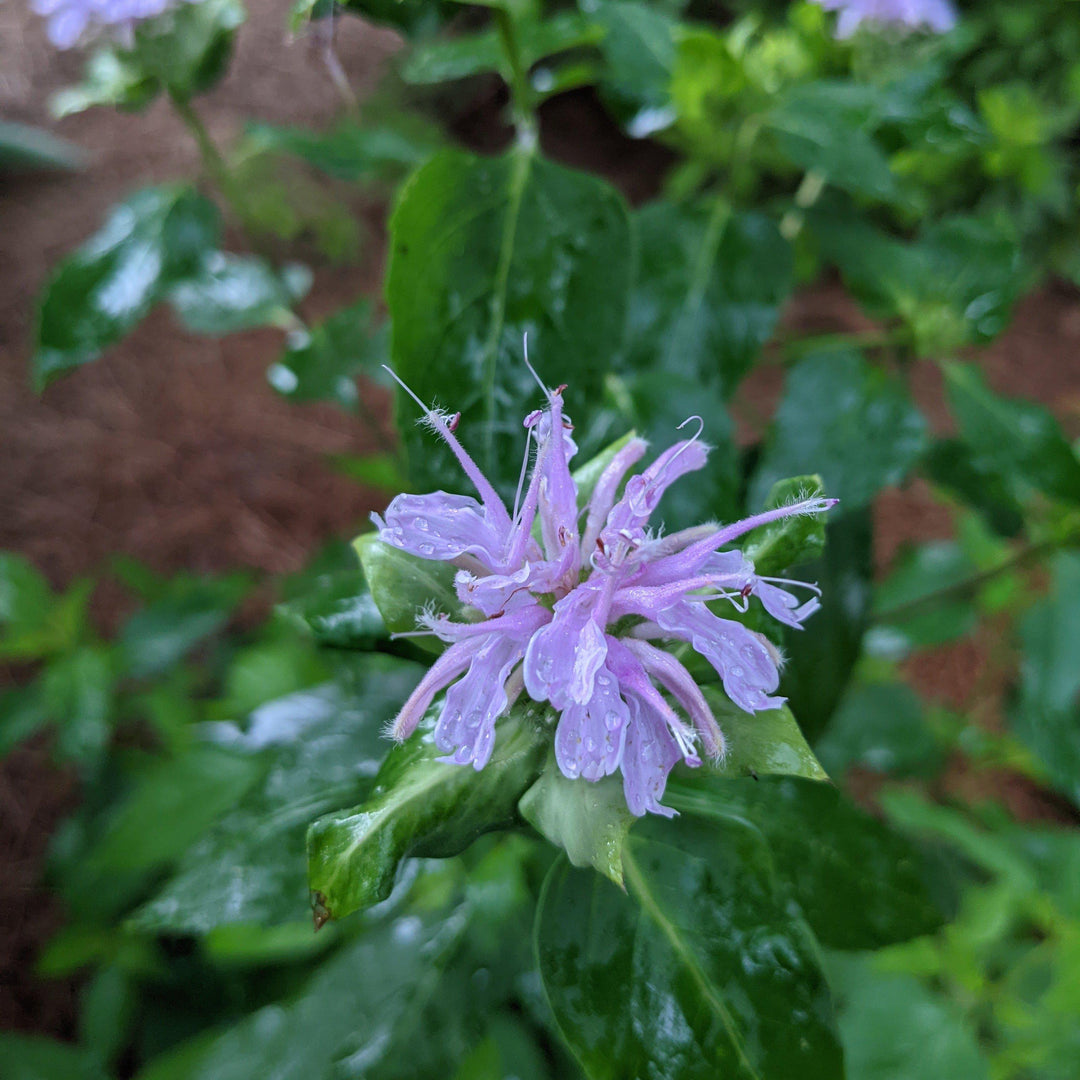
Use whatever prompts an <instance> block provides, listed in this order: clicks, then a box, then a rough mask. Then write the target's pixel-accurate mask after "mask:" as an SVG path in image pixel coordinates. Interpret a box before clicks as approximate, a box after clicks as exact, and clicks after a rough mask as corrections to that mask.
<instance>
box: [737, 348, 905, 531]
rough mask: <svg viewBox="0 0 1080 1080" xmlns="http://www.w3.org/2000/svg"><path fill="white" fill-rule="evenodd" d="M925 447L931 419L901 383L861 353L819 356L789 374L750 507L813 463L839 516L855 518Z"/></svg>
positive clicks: (852, 352) (896, 478)
mask: <svg viewBox="0 0 1080 1080" xmlns="http://www.w3.org/2000/svg"><path fill="white" fill-rule="evenodd" d="M925 446H926V420H925V419H924V418H923V415H922V413H920V412H919V410H918V409H917V408H916V406H915V405H914V403H913V402H912V401H911V399H910V398H909V396H908V394H907V391H906V389H905V388H904V386H903V385H902V384H901V383H900V382H899V381H897V380H896V379H894V378H892V377H890V376H888V375H886V374H885V373H884V372H883V371H881V370H879V369H878V368H875V367H871V366H870V365H869V364H867V362H866V361H865V360H864V359H863V358H862V357H861V356H860V355H859V354H858V353H857V352H854V351H850V350H845V351H838V352H822V353H815V354H813V355H811V356H808V357H807V358H806V359H805V360H803V361H801V362H800V363H799V364H798V365H797V366H796V367H794V368H792V370H791V371H790V372H789V373H788V376H787V380H786V382H785V385H784V398H783V400H782V401H781V403H780V407H779V409H778V410H777V413H776V419H775V421H774V424H773V430H772V432H771V434H770V436H769V440H768V442H767V444H766V447H765V454H764V457H763V460H762V462H761V464H760V465H759V466H758V470H757V472H756V473H755V474H754V478H753V480H752V481H751V484H750V495H749V499H748V505H749V506H752V507H758V506H761V505H762V503H763V502H764V501H765V499H766V497H767V496H768V492H769V489H770V488H771V487H772V485H773V484H774V483H776V481H777V480H780V479H783V478H784V477H787V476H793V475H797V474H798V473H799V472H800V471H801V470H802V469H804V468H805V467H806V465H807V463H808V462H811V463H813V466H814V468H815V470H816V471H817V472H819V473H820V474H821V476H822V478H823V480H824V483H825V489H826V490H827V491H828V492H829V494H830V495H835V496H836V497H837V498H839V499H840V505H839V506H838V507H837V508H836V510H834V511H833V513H834V514H846V513H850V512H851V511H852V510H857V509H859V508H860V507H863V506H865V505H867V504H868V503H869V502H870V500H871V499H873V497H874V496H875V495H876V494H877V493H878V491H880V490H881V488H883V487H888V486H889V485H891V484H898V483H899V482H900V481H901V480H902V479H903V478H904V476H905V475H906V474H907V472H908V470H909V469H910V468H911V467H912V466H913V465H914V464H915V462H916V461H917V460H918V458H919V456H920V455H921V454H922V452H923V450H924V449H925Z"/></svg>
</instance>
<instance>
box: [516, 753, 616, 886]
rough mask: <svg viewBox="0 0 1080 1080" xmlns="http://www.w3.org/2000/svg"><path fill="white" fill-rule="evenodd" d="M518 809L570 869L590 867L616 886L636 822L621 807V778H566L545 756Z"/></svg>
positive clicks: (552, 760) (553, 762) (550, 759)
mask: <svg viewBox="0 0 1080 1080" xmlns="http://www.w3.org/2000/svg"><path fill="white" fill-rule="evenodd" d="M518 809H520V811H521V816H522V817H523V818H525V820H526V821H527V822H529V824H530V825H532V826H533V828H535V829H536V831H537V832H539V833H540V834H541V835H542V836H543V837H544V838H545V839H547V840H549V841H551V843H553V844H554V845H555V846H556V847H560V848H562V849H563V850H564V851H565V852H566V855H567V857H568V858H569V860H570V862H571V863H572V864H573V865H574V866H591V867H593V869H595V870H598V871H599V872H600V873H601V874H603V875H604V876H605V877H607V878H610V879H611V880H612V881H613V882H614V883H615V884H616V885H618V886H620V887H621V886H622V884H623V865H622V853H623V845H624V843H625V842H626V837H627V834H628V833H629V832H630V826H631V825H633V823H634V821H635V820H636V819H635V817H634V815H633V814H631V813H630V811H629V810H628V809H627V806H626V795H625V794H624V793H623V785H622V777H621V776H607V777H604V779H602V780H598V781H596V782H595V783H592V782H590V781H587V780H581V779H577V780H569V779H567V777H565V776H563V774H562V773H561V772H560V771H559V767H558V765H557V764H556V763H555V760H554V758H549V759H548V763H547V765H546V766H545V768H544V771H543V773H541V775H540V779H539V780H537V781H536V783H535V784H533V786H532V787H531V788H529V790H528V791H526V792H525V794H524V795H523V796H522V798H521V802H520V803H519V804H518Z"/></svg>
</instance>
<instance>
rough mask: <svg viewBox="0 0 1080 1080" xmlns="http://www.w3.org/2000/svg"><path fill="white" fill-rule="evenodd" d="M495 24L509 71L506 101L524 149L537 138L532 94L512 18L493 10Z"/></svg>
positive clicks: (500, 10) (533, 143)
mask: <svg viewBox="0 0 1080 1080" xmlns="http://www.w3.org/2000/svg"><path fill="white" fill-rule="evenodd" d="M495 22H496V25H497V26H498V29H499V40H500V42H501V43H502V49H503V56H504V57H505V58H506V62H507V64H508V65H509V68H510V77H509V79H507V82H508V84H509V86H510V100H511V103H512V105H511V107H512V114H513V120H514V128H515V129H516V131H517V137H518V141H519V142H522V143H525V144H526V145H529V146H532V145H535V142H536V138H537V124H536V112H535V110H534V109H533V104H532V92H531V91H530V90H529V78H528V72H527V71H526V70H525V65H524V64H523V62H522V59H521V50H520V49H519V48H518V41H517V34H516V32H515V29H514V19H513V16H512V15H511V14H510V12H509V11H507V10H506V9H505V8H496V9H495Z"/></svg>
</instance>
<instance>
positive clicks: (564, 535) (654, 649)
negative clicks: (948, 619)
mask: <svg viewBox="0 0 1080 1080" xmlns="http://www.w3.org/2000/svg"><path fill="white" fill-rule="evenodd" d="M538 381H539V380H538ZM402 385H403V386H404V384H402ZM404 388H405V390H406V391H407V392H408V393H409V394H410V395H411V396H413V398H414V400H416V401H417V404H419V405H420V407H421V408H422V409H423V410H424V418H423V422H426V423H427V424H428V425H430V427H431V428H433V429H434V431H435V432H436V433H437V434H438V435H439V436H440V437H441V438H442V439H443V440H444V441H445V442H446V443H447V444H448V446H449V447H450V448H451V450H452V451H453V453H454V455H455V456H456V457H457V459H458V461H459V462H460V464H461V467H462V468H463V469H464V471H465V474H466V475H467V476H468V478H469V480H470V481H471V482H472V484H473V486H474V487H475V488H476V491H477V494H478V495H479V500H477V499H476V498H473V497H471V496H467V495H450V494H447V493H446V492H443V491H439V492H435V493H434V494H429V495H399V496H397V498H395V499H394V500H393V502H391V504H390V506H389V507H388V509H387V510H386V513H385V515H384V516H382V517H380V516H379V515H378V514H373V515H372V520H373V521H374V523H375V525H376V526H377V527H378V535H379V538H380V539H381V540H382V541H383V542H385V543H387V544H391V545H393V546H394V547H396V548H399V549H401V550H402V551H406V552H409V553H411V554H413V555H417V556H419V557H421V558H424V559H436V560H442V561H445V562H451V563H453V564H454V565H455V566H456V567H457V568H458V570H457V574H456V576H455V587H456V590H457V595H458V598H459V599H460V600H461V602H462V603H463V604H466V605H469V606H470V607H471V608H472V609H474V610H475V612H476V614H477V616H478V618H477V621H475V622H457V621H454V620H452V619H451V618H449V617H448V616H447V615H441V614H440V615H436V614H434V613H433V612H432V611H424V612H422V613H420V615H419V617H418V625H419V626H420V627H421V629H420V630H419V631H418V633H423V634H434V635H436V636H437V637H439V638H440V639H441V640H443V641H445V642H447V643H448V644H449V648H447V649H446V651H445V652H444V653H443V654H442V655H441V656H440V657H439V659H438V660H436V661H435V663H434V664H433V665H432V666H431V668H430V670H429V671H428V673H427V674H426V675H425V676H424V678H423V679H422V680H421V681H420V683H419V685H418V686H417V687H416V689H415V690H414V691H413V693H412V695H411V696H410V697H409V699H408V700H407V701H406V702H405V705H404V706H403V708H402V709H401V712H400V713H399V714H398V716H397V718H396V720H395V721H394V723H393V725H392V728H391V732H392V734H393V736H394V738H396V739H398V740H403V739H405V738H407V737H408V736H409V735H410V734H411V733H412V732H413V731H414V730H415V729H416V726H417V724H418V723H419V722H420V719H421V718H422V717H423V715H424V713H425V712H426V711H427V709H428V707H429V706H430V705H431V703H432V702H433V701H434V699H435V697H436V695H437V694H438V693H439V692H440V691H442V690H444V689H445V690H446V696H445V700H444V703H443V706H442V710H441V712H440V714H439V718H438V720H437V722H436V725H435V731H434V739H435V744H436V746H437V747H438V748H439V749H440V750H442V751H443V752H444V753H445V754H446V755H447V757H445V758H443V759H442V760H444V761H449V762H453V763H455V764H458V765H470V764H471V765H472V766H473V767H474V768H476V769H482V768H483V767H484V765H485V764H486V763H487V761H488V759H489V757H490V756H491V751H492V747H493V746H494V742H495V724H496V721H497V720H498V718H499V717H500V716H501V715H503V714H504V713H505V712H506V711H507V709H508V708H509V707H510V705H511V704H512V703H513V702H514V701H515V700H516V699H517V698H518V696H519V695H520V694H521V693H523V692H525V693H527V694H528V695H529V697H531V698H532V699H533V700H535V701H538V702H549V703H550V704H551V706H552V708H554V709H555V710H556V711H557V712H558V714H559V719H558V724H557V727H556V729H555V758H556V761H557V762H558V766H559V768H560V769H561V770H562V772H563V773H564V774H565V775H566V776H568V777H570V778H577V777H581V778H584V779H585V780H599V779H601V778H602V777H604V776H608V775H610V774H612V773H614V772H615V771H616V770H620V771H621V772H622V777H623V788H624V791H625V794H626V802H627V805H628V806H629V808H630V810H631V811H632V812H633V813H634V814H636V815H641V814H644V813H645V812H646V811H652V812H653V813H657V814H664V815H668V816H670V815H671V814H673V813H674V811H672V810H670V809H669V808H667V807H665V806H662V805H661V803H660V799H661V797H662V796H663V793H664V787H665V785H666V783H667V777H668V773H670V771H671V769H672V767H673V766H674V765H675V763H676V762H678V761H680V760H682V761H685V762H686V763H687V764H688V765H692V766H696V765H700V764H701V757H700V752H701V751H703V752H704V753H705V754H707V755H709V756H710V757H713V758H719V757H722V756H723V754H724V750H725V743H724V735H723V732H722V731H721V730H720V727H719V725H718V724H717V722H716V720H715V718H714V717H713V714H712V712H711V710H710V708H709V706H708V704H707V702H706V700H705V697H704V695H703V694H702V692H701V690H700V688H699V687H698V686H697V684H696V683H695V682H694V680H693V678H692V677H691V675H690V673H689V672H688V671H687V669H686V668H685V667H684V666H683V665H682V664H681V663H680V662H679V661H678V660H677V659H676V658H675V657H674V656H672V655H671V653H669V652H666V651H665V650H664V648H663V647H662V644H663V643H664V642H688V643H689V644H690V645H691V646H692V647H693V648H694V649H695V650H697V652H699V653H700V654H701V655H702V656H703V657H705V659H706V660H708V661H709V663H711V664H712V665H713V667H715V668H716V671H717V672H718V673H719V675H720V678H721V680H722V682H723V686H724V690H725V692H726V693H727V695H728V697H730V698H731V700H732V701H733V702H735V704H736V705H738V706H739V707H741V708H742V709H745V710H746V711H747V712H756V711H758V710H761V709H772V708H776V707H777V706H779V705H781V704H782V703H783V700H784V699H783V698H780V697H776V696H773V695H774V692H775V690H776V688H777V685H778V683H779V671H778V668H779V665H780V656H779V654H778V652H777V650H776V648H775V647H774V646H773V645H772V643H771V642H769V641H768V640H767V639H766V638H765V637H763V636H762V635H761V634H757V633H755V632H753V631H752V630H749V629H748V628H747V627H745V626H743V625H742V624H741V623H739V622H736V621H734V620H732V619H724V618H721V617H720V616H719V615H717V614H715V613H714V612H713V610H712V608H711V607H710V604H712V603H713V602H715V601H718V600H724V601H728V602H730V603H731V604H733V605H734V606H735V607H736V608H739V609H740V610H745V609H746V606H747V605H748V603H749V602H750V600H751V599H754V598H756V599H757V600H758V601H759V602H760V603H761V604H762V606H763V607H764V608H765V610H766V611H767V612H768V613H769V614H770V615H772V616H773V617H774V618H776V619H778V620H780V621H781V622H783V623H786V624H787V625H788V626H793V627H801V625H802V623H803V621H804V620H805V619H806V618H807V616H809V615H811V614H812V613H813V612H814V611H815V610H816V609H817V608H818V606H819V603H818V600H817V596H816V593H817V590H816V588H815V587H814V586H812V585H808V586H806V587H807V588H809V589H810V590H811V594H812V595H811V596H810V598H809V599H807V600H805V601H800V600H799V599H797V598H796V596H795V595H794V594H793V593H791V592H789V591H788V590H787V589H786V588H785V587H784V586H785V585H792V584H796V585H802V584H803V583H792V582H787V581H784V582H782V583H781V582H778V581H776V580H772V579H769V578H763V577H760V576H758V575H757V574H756V573H755V572H754V567H753V565H752V564H751V563H750V562H749V561H748V560H747V559H746V558H745V557H744V556H743V554H742V553H741V552H740V551H721V550H720V549H721V548H722V547H724V545H726V544H728V543H730V542H731V541H732V540H735V539H736V538H737V537H739V536H742V535H743V534H744V533H746V532H748V531H749V530H751V529H753V528H756V527H757V526H759V525H765V524H767V523H768V522H772V521H777V520H779V519H781V518H786V517H790V516H792V515H798V514H818V513H821V512H823V511H825V510H827V509H828V508H829V507H830V506H832V505H833V504H834V503H835V502H836V500H835V499H825V498H811V499H806V500H804V501H802V502H797V503H794V504H793V505H790V506H784V507H781V508H779V509H775V510H768V511H766V512H765V513H762V514H756V515H754V516H753V517H749V518H746V519H745V520H743V521H739V522H736V523H735V524H733V525H727V526H719V525H714V524H707V525H698V526H695V527H693V528H688V529H684V530H683V531H681V532H675V533H672V534H670V535H663V534H660V533H653V532H651V531H650V530H649V527H648V523H649V518H650V516H651V515H652V513H653V511H654V510H655V509H656V507H657V504H658V503H659V502H660V498H661V496H662V495H663V494H664V492H665V491H666V490H667V488H668V487H669V486H670V485H671V484H672V483H674V482H675V481H676V480H677V479H679V477H681V476H684V475H686V474H687V473H690V472H694V471H696V470H698V469H701V468H702V467H703V466H704V465H705V462H706V459H707V456H708V448H707V447H706V446H704V445H703V444H702V443H701V442H700V441H699V436H700V434H701V431H700V429H699V431H698V433H697V434H696V435H695V436H694V437H693V438H690V439H685V440H683V441H681V442H677V443H676V444H675V445H674V446H672V447H670V448H669V449H668V450H665V451H664V452H663V453H662V454H660V456H659V457H658V458H656V460H655V461H653V463H652V464H651V465H649V466H648V467H647V468H645V469H644V470H643V471H641V472H639V473H636V474H634V475H631V476H629V479H627V476H628V474H629V473H630V470H631V469H632V468H633V467H634V466H635V465H636V464H637V463H638V462H639V461H640V460H641V459H642V458H643V457H644V455H645V451H646V443H645V442H644V440H642V439H638V438H634V439H631V440H630V441H628V442H627V443H626V445H624V446H623V447H622V448H621V449H620V450H619V451H618V452H617V453H616V454H615V455H614V457H613V458H612V460H611V462H610V463H609V464H608V466H607V467H606V468H605V469H604V471H603V473H602V474H601V476H600V478H599V480H598V482H597V484H596V487H595V489H594V490H593V493H592V497H591V498H590V500H589V502H588V505H587V506H586V507H585V508H584V509H583V510H581V511H580V512H579V509H578V503H577V488H576V485H575V482H574V480H573V478H572V476H571V473H570V467H569V462H570V459H571V458H572V457H573V455H574V453H575V452H576V447H575V445H574V441H573V439H572V437H571V430H572V426H571V424H570V422H569V420H568V419H567V417H566V416H565V415H564V413H563V401H562V390H563V389H564V387H558V388H556V389H555V390H550V391H549V390H545V395H546V398H547V403H546V406H545V407H544V408H543V409H540V410H537V411H536V412H533V413H531V414H530V415H529V416H527V417H526V418H525V421H524V424H525V431H526V451H525V462H524V464H523V466H522V478H521V481H520V482H519V484H518V494H517V497H516V498H515V502H514V507H513V510H512V512H511V511H508V510H507V508H506V505H505V504H504V502H503V500H502V499H501V498H500V497H499V495H498V494H497V493H496V491H495V489H494V487H493V486H492V485H491V483H490V482H489V481H488V480H487V478H486V477H485V476H484V475H483V473H482V472H481V471H480V470H479V468H477V466H476V464H475V462H474V461H473V460H472V458H471V457H470V456H469V455H468V453H467V452H466V451H465V449H464V447H463V446H462V445H461V443H460V442H459V441H458V439H457V437H456V435H455V434H454V429H455V427H456V426H457V420H458V417H456V416H450V415H448V414H446V413H443V412H440V411H438V410H436V409H433V408H428V407H426V406H424V405H423V403H422V402H420V400H419V399H418V398H416V396H415V395H414V394H412V391H411V390H409V389H408V387H404ZM695 419H697V418H695ZM533 443H535V444H536V449H535V458H534V460H533V463H532V472H531V475H530V477H529V482H528V485H527V486H526V485H525V483H524V480H525V473H526V470H527V466H528V463H529V459H530V451H531V448H532V444H533ZM624 482H625V484H624ZM523 488H524V492H523V490H522V489H523ZM620 488H621V489H622V494H621V495H620V494H619V492H620ZM665 694H666V695H668V696H665ZM677 709H678V710H681V712H680V711H677ZM699 748H700V751H699Z"/></svg>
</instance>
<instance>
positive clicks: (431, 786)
mask: <svg viewBox="0 0 1080 1080" xmlns="http://www.w3.org/2000/svg"><path fill="white" fill-rule="evenodd" d="M440 707H441V704H440V703H437V704H436V705H435V706H434V710H438V709H439V708H440ZM429 719H431V718H429ZM541 721H542V710H541V709H540V707H539V706H536V705H534V704H533V703H532V702H528V703H526V704H523V705H518V706H516V707H515V708H514V709H512V710H511V711H510V712H509V713H508V714H507V715H506V716H504V717H502V718H501V719H500V720H499V723H498V727H497V729H496V738H495V749H494V751H493V753H492V756H491V760H490V761H489V762H488V763H487V765H485V766H484V768H483V769H482V770H480V771H479V772H477V771H475V770H474V769H472V768H470V767H468V766H462V765H454V764H448V763H446V762H442V761H439V760H437V759H438V758H440V757H442V756H443V755H442V753H441V751H439V750H438V749H437V748H436V747H435V745H434V738H433V735H432V727H433V723H431V722H425V723H423V724H422V725H421V727H420V729H419V730H418V731H417V732H416V733H415V734H414V735H413V736H412V737H411V738H410V739H409V740H408V741H407V742H405V743H403V744H401V745H399V746H396V747H394V749H393V750H392V751H391V752H390V754H389V755H388V756H387V758H386V761H385V762H384V763H383V766H382V768H380V770H379V773H378V775H377V776H376V778H375V786H374V789H373V793H372V797H371V798H370V799H369V800H368V801H367V802H365V803H363V804H362V805H360V806H358V807H355V808H354V809H353V810H348V811H343V812H341V813H338V814H332V815H331V816H329V817H324V818H321V819H320V820H319V821H316V822H315V823H314V824H313V825H312V826H311V828H310V829H309V830H308V840H307V844H308V881H309V884H310V886H311V889H312V893H313V894H314V898H315V917H316V922H317V924H318V923H321V922H323V921H325V920H326V919H340V918H343V917H344V916H346V915H348V914H350V913H351V912H353V911H356V910H358V909H362V908H366V907H370V906H371V905H372V904H375V903H378V902H379V901H380V900H385V899H386V897H387V896H389V895H390V890H391V888H392V887H393V884H394V879H395V877H396V876H397V872H398V868H399V866H400V865H401V863H402V861H403V860H404V859H406V858H408V857H409V856H410V855H420V856H430V857H439V858H445V857H446V856H449V855H456V854H458V853H459V852H461V851H464V850H465V848H467V847H468V846H469V844H471V843H472V842H473V840H475V839H476V838H477V837H478V836H480V835H481V834H482V833H485V832H488V831H490V830H492V829H499V828H506V827H507V826H509V825H512V824H513V823H514V822H515V821H516V820H517V803H518V800H519V799H520V798H521V796H522V794H523V793H524V792H525V791H526V789H527V788H528V787H530V786H531V784H532V783H533V781H534V780H535V779H536V776H537V774H538V772H539V769H540V763H541V761H542V760H543V755H544V751H545V734H544V732H543V731H542V730H540V729H538V726H537V725H538V724H539V723H541Z"/></svg>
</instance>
